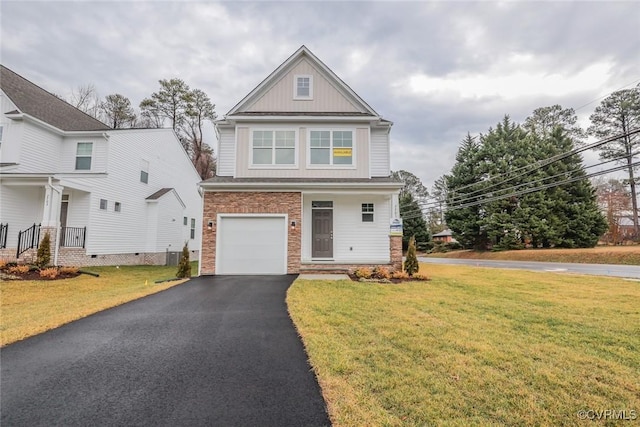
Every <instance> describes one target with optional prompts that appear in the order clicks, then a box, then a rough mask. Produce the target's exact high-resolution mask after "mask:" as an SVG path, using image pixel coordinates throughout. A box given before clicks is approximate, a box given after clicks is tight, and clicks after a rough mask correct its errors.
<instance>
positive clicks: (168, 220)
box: [153, 192, 191, 252]
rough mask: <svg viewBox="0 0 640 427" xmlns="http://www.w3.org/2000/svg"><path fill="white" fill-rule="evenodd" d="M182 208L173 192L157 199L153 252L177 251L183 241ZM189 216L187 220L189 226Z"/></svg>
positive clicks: (179, 249)
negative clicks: (155, 238)
mask: <svg viewBox="0 0 640 427" xmlns="http://www.w3.org/2000/svg"><path fill="white" fill-rule="evenodd" d="M183 216H184V208H183V207H182V204H180V202H179V201H178V199H176V197H175V195H174V194H173V192H170V193H167V194H165V195H164V196H162V197H161V198H160V200H158V222H157V224H156V236H157V241H156V247H155V249H154V251H153V252H163V251H167V250H168V251H170V252H178V251H181V250H182V246H183V245H184V243H185V241H186V240H185V239H184V226H183V222H182V218H183ZM190 221H191V218H189V219H188V221H187V227H189V224H190Z"/></svg>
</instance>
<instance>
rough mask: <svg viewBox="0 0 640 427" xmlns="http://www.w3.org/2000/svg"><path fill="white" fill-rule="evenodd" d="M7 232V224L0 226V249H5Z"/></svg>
mask: <svg viewBox="0 0 640 427" xmlns="http://www.w3.org/2000/svg"><path fill="white" fill-rule="evenodd" d="M7 230H9V223H6V224H0V249H4V248H6V247H7V234H8V233H7Z"/></svg>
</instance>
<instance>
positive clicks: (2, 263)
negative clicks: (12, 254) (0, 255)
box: [0, 259, 7, 268]
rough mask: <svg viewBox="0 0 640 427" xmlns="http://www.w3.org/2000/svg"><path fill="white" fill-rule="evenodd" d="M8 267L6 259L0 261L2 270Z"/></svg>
mask: <svg viewBox="0 0 640 427" xmlns="http://www.w3.org/2000/svg"><path fill="white" fill-rule="evenodd" d="M6 265H7V261H6V260H4V259H0V268H4V267H5V266H6Z"/></svg>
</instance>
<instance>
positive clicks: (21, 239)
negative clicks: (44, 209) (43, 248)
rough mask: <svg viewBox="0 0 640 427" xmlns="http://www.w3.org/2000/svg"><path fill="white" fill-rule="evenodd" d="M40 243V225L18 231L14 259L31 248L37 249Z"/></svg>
mask: <svg viewBox="0 0 640 427" xmlns="http://www.w3.org/2000/svg"><path fill="white" fill-rule="evenodd" d="M39 242H40V224H33V225H32V226H31V227H29V228H27V229H26V230H22V231H18V251H17V252H16V258H20V255H22V254H23V253H25V252H26V251H28V250H29V249H32V248H37V247H38V243H39Z"/></svg>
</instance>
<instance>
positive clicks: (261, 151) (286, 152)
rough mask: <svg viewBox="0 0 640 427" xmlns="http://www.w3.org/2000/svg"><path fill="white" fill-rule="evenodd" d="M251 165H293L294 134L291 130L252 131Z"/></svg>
mask: <svg viewBox="0 0 640 427" xmlns="http://www.w3.org/2000/svg"><path fill="white" fill-rule="evenodd" d="M252 150H253V156H252V157H253V161H252V164H253V165H279V166H280V165H295V164H296V132H295V131H293V130H254V131H253V141H252Z"/></svg>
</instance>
